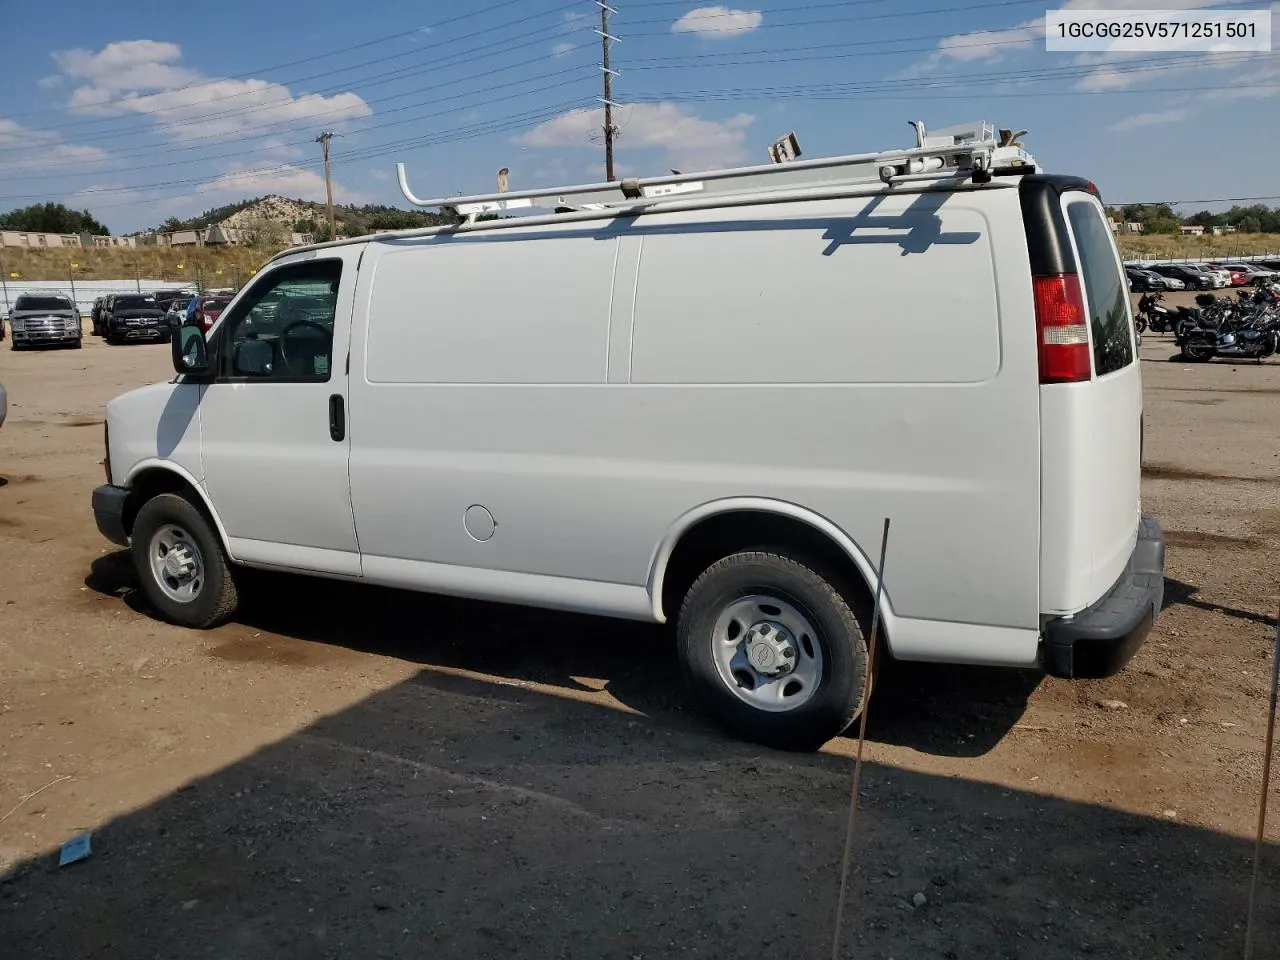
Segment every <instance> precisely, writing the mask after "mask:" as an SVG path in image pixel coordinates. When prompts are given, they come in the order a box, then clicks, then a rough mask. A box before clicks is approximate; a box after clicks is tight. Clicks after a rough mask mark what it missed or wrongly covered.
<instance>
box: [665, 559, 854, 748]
mask: <svg viewBox="0 0 1280 960" xmlns="http://www.w3.org/2000/svg"><path fill="white" fill-rule="evenodd" d="M839 582H840V578H838V577H833V576H830V575H828V574H825V573H824V572H823V568H822V565H821V564H817V563H815V562H814V561H812V560H810V559H806V558H804V557H801V556H798V555H793V554H791V553H789V552H787V551H785V550H774V549H762V550H754V551H748V552H742V553H735V554H732V555H730V556H728V557H725V558H724V559H722V560H719V561H717V562H716V563H714V564H712V565H711V566H710V567H708V568H707V569H706V570H705V571H704V572H703V573H702V575H701V576H700V577H698V579H697V580H696V581H695V582H694V584H693V586H692V587H690V588H689V592H688V593H687V594H686V595H685V598H684V603H683V604H682V605H681V608H680V616H679V621H678V626H677V642H678V647H679V653H680V661H681V666H682V669H683V672H684V676H685V681H686V683H687V684H688V686H689V689H690V690H691V692H692V693H693V695H694V696H695V697H697V699H698V701H699V702H700V703H701V705H702V707H703V709H704V710H705V711H706V712H707V713H708V714H709V715H710V716H711V717H712V718H713V719H714V720H715V721H716V722H717V723H719V724H720V725H721V726H722V727H723V728H724V729H725V730H727V731H728V732H729V733H730V734H732V735H733V736H736V737H739V738H741V739H744V740H749V741H752V742H755V743H761V744H765V745H767V746H771V747H776V748H779V749H782V750H816V749H818V748H819V747H821V746H822V745H823V744H824V743H826V742H827V741H828V740H830V739H831V738H832V737H835V736H838V735H839V734H841V733H842V732H843V731H844V730H845V729H846V728H847V727H848V726H849V724H851V723H852V722H853V721H854V719H855V718H856V717H857V716H858V713H859V712H860V711H861V709H862V702H863V685H864V683H865V678H866V671H867V648H866V641H865V640H864V637H863V629H862V625H861V624H860V623H859V621H858V617H857V616H856V615H855V613H854V611H853V608H852V606H851V604H850V602H849V599H848V598H847V597H846V596H845V594H844V593H842V592H841V590H840V589H838V588H837V586H835V584H837V583H839ZM755 594H760V595H764V596H767V597H771V598H776V599H777V600H781V601H783V602H784V603H785V604H789V605H790V606H792V607H793V608H795V610H796V611H798V612H799V613H800V614H801V615H802V616H803V617H804V618H805V619H807V620H808V622H809V623H810V624H812V626H813V632H814V634H815V635H814V636H813V637H812V638H810V639H811V644H816V646H817V648H818V649H819V650H820V652H821V658H822V669H821V676H820V679H819V681H818V684H817V687H816V689H815V690H814V692H813V693H812V695H811V696H810V697H809V699H808V700H807V701H805V702H803V703H802V704H801V705H800V706H798V707H795V708H794V709H791V710H786V711H783V712H768V711H765V710H762V709H760V708H759V707H756V706H752V705H751V704H749V703H747V702H746V701H745V700H744V699H742V698H741V697H740V696H739V695H738V694H737V693H735V692H734V691H733V689H731V688H730V686H729V685H728V682H726V681H725V680H724V679H722V677H721V674H720V670H719V668H718V667H717V665H716V659H715V654H714V652H713V643H714V639H713V638H714V635H715V627H716V622H717V620H718V619H719V618H720V617H721V615H722V614H723V613H724V611H725V610H726V609H727V608H728V606H729V605H730V604H732V603H734V602H736V601H739V600H741V599H742V598H744V597H749V596H752V595H755ZM741 629H742V628H741V627H740V628H739V630H740V631H741ZM726 639H727V638H726ZM774 682H783V681H781V680H777V681H774Z"/></svg>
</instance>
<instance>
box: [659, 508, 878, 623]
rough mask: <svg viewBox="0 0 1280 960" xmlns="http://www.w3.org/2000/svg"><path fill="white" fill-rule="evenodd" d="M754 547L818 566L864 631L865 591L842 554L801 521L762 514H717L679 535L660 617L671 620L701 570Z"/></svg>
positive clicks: (859, 574)
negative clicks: (778, 551)
mask: <svg viewBox="0 0 1280 960" xmlns="http://www.w3.org/2000/svg"><path fill="white" fill-rule="evenodd" d="M759 547H782V548H786V549H788V550H794V551H796V552H798V553H802V554H804V555H805V556H806V557H808V558H810V559H812V560H813V561H814V562H816V563H819V564H821V566H822V568H823V572H824V574H826V575H828V576H830V577H834V578H836V579H837V581H838V582H836V583H835V584H834V585H835V586H836V587H838V588H839V589H840V590H842V591H843V592H844V593H845V595H846V597H847V598H848V600H849V602H850V604H851V605H852V606H853V608H854V613H855V614H856V615H857V616H858V618H859V620H860V621H861V622H862V623H863V624H866V625H868V626H869V624H870V616H869V615H870V611H871V589H870V586H869V585H868V583H867V581H866V578H865V577H863V575H862V571H861V570H859V569H858V566H857V564H855V563H854V562H853V560H852V559H851V558H850V557H849V555H848V554H847V553H846V552H845V551H844V549H843V548H842V547H841V546H840V545H839V544H837V543H836V542H835V541H834V540H832V539H831V538H830V537H829V536H827V535H826V534H825V533H823V532H822V531H821V530H818V529H817V528H816V527H813V526H810V525H809V524H807V523H805V522H804V521H803V520H797V519H795V518H794V517H787V516H783V515H782V514H778V513H770V512H768V511H766V510H735V511H731V512H729V513H719V514H716V515H715V516H713V517H708V518H707V519H705V520H701V521H699V522H698V523H696V524H694V525H693V526H692V527H690V528H689V529H688V530H686V531H685V532H684V534H682V535H681V537H680V540H679V541H678V542H677V543H676V546H675V549H674V550H673V551H672V552H671V557H670V558H669V559H668V560H667V566H666V571H665V573H664V574H663V578H662V612H663V614H664V615H665V617H666V618H667V619H668V620H672V619H674V618H675V617H676V615H677V614H678V613H679V611H680V605H681V604H682V603H683V602H684V596H685V594H686V593H688V592H689V588H690V587H691V586H693V581H695V580H696V579H698V577H699V575H701V573H702V571H704V570H706V569H707V567H709V566H711V565H712V564H713V563H715V562H716V561H717V560H721V559H723V558H724V557H727V556H729V555H730V554H733V553H737V552H739V551H741V550H750V549H752V548H759ZM864 616H865V617H866V619H863V618H864Z"/></svg>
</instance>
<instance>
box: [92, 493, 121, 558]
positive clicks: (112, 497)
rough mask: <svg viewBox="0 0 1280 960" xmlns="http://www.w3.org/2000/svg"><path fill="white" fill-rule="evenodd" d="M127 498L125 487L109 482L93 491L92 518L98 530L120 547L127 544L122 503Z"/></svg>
mask: <svg viewBox="0 0 1280 960" xmlns="http://www.w3.org/2000/svg"><path fill="white" fill-rule="evenodd" d="M128 499H129V491H128V489H127V488H125V487H117V486H113V485H112V484H109V483H107V484H103V485H102V486H100V487H97V488H96V489H95V490H94V491H93V519H94V522H95V523H97V524H98V532H99V533H100V534H102V535H103V536H104V537H106V538H107V539H108V540H110V541H111V542H112V543H115V544H119V545H120V546H122V547H127V546H128V545H129V535H128V534H127V533H125V529H124V505H125V501H126V500H128Z"/></svg>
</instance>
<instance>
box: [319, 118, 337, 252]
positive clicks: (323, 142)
mask: <svg viewBox="0 0 1280 960" xmlns="http://www.w3.org/2000/svg"><path fill="white" fill-rule="evenodd" d="M332 139H333V133H332V132H331V131H329V130H326V131H325V132H324V133H322V134H320V136H318V137H316V143H318V144H320V149H321V150H323V151H324V196H325V202H326V203H327V204H328V205H329V239H330V240H337V239H338V231H337V228H336V227H335V226H334V220H333V180H332V179H330V177H329V141H330V140H332Z"/></svg>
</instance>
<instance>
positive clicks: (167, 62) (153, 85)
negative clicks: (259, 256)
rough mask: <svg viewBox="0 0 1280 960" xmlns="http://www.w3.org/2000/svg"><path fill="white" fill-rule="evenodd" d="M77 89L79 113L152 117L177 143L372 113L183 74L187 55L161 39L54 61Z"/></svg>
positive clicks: (363, 107)
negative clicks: (177, 138)
mask: <svg viewBox="0 0 1280 960" xmlns="http://www.w3.org/2000/svg"><path fill="white" fill-rule="evenodd" d="M53 58H54V61H55V62H56V63H57V64H58V66H59V67H61V68H62V71H63V73H64V74H65V75H66V76H67V77H69V78H71V79H72V80H73V81H76V82H77V84H78V86H77V87H76V89H75V91H74V92H73V93H72V95H71V99H70V101H69V103H68V106H69V107H70V108H71V109H73V110H75V111H76V112H79V113H87V114H92V115H98V116H118V115H121V114H126V113H135V114H141V115H144V116H148V117H151V118H152V119H154V120H155V122H156V123H157V124H158V125H159V126H160V128H161V129H162V130H164V131H165V132H167V133H171V134H173V135H174V136H191V135H192V134H193V132H194V133H198V134H199V135H200V136H214V137H216V136H220V135H224V134H234V133H244V132H252V131H254V130H265V129H267V128H270V127H273V126H277V125H280V124H291V123H298V122H303V121H307V120H316V121H323V122H324V123H326V124H333V123H337V122H339V121H342V120H349V119H353V118H356V117H366V116H369V115H370V113H372V111H371V110H370V109H369V105H368V104H366V103H365V102H364V100H363V99H362V98H360V97H359V96H358V95H356V94H354V93H349V92H348V93H339V94H335V95H334V96H331V97H324V96H321V95H319V94H314V93H303V94H297V95H294V94H292V93H291V92H290V91H289V88H288V87H286V86H284V85H283V84H279V83H272V82H270V81H267V80H256V79H245V80H233V79H223V78H209V77H205V76H204V75H202V74H200V73H199V72H198V71H195V70H192V69H189V68H187V67H183V66H181V65H180V63H179V61H181V59H182V48H181V47H179V46H178V45H177V44H176V43H167V42H161V41H158V40H124V41H120V42H117V43H109V44H107V45H106V46H105V47H103V48H102V49H101V50H99V51H98V52H97V53H94V52H92V51H89V50H82V49H76V50H61V51H58V52H56V53H55V54H54V55H53Z"/></svg>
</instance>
